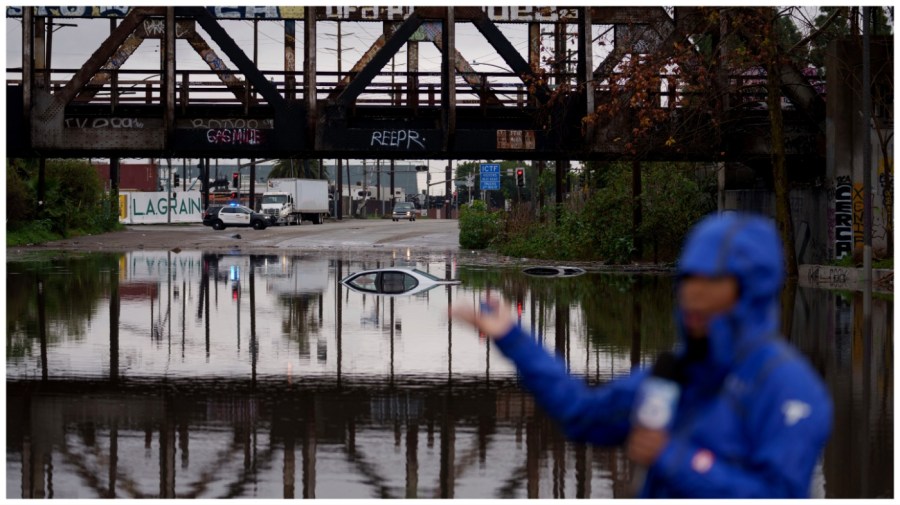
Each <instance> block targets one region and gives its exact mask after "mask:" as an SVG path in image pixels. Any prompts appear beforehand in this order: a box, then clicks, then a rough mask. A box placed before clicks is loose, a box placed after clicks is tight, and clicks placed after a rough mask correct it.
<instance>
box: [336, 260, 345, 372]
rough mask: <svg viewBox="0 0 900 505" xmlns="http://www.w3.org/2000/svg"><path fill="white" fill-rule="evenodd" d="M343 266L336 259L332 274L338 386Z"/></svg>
mask: <svg viewBox="0 0 900 505" xmlns="http://www.w3.org/2000/svg"><path fill="white" fill-rule="evenodd" d="M343 267H344V261H343V260H337V272H336V273H335V276H334V298H335V300H336V301H337V304H336V307H337V308H336V309H335V312H336V314H335V315H336V319H337V324H335V325H334V331H335V340H336V341H337V384H338V387H339V388H340V387H341V365H342V362H341V360H342V358H343V346H342V344H341V331H342V329H343V314H342V312H343V308H342V307H341V277H342V275H341V272H342V270H343Z"/></svg>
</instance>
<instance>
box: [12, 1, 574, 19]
mask: <svg viewBox="0 0 900 505" xmlns="http://www.w3.org/2000/svg"><path fill="white" fill-rule="evenodd" d="M131 9H132V7H116V6H74V7H36V8H35V15H37V16H53V17H70V18H91V17H100V18H104V17H108V18H121V17H125V16H126V15H127V14H128V12H129V11H131ZM206 9H207V10H208V11H209V12H210V14H212V15H213V16H215V17H216V18H218V19H298V20H300V19H304V18H305V17H306V12H305V10H304V7H303V6H296V5H294V6H274V5H257V6H239V5H234V6H230V5H229V6H218V7H207V8H206ZM315 9H316V18H317V19H320V20H328V21H337V20H345V21H361V20H366V21H402V20H404V19H406V18H408V17H409V16H410V14H412V12H413V10H414V9H415V7H414V6H410V5H405V6H369V7H366V6H359V7H357V6H351V5H338V6H328V7H315ZM481 9H482V10H483V11H484V12H485V13H486V14H487V16H488V18H490V19H491V20H492V21H501V22H511V23H525V22H544V23H555V22H565V21H575V20H576V19H577V18H578V11H577V9H574V8H568V7H540V6H532V5H526V6H512V5H510V6H507V5H497V6H490V7H481ZM22 15H23V8H22V7H7V8H6V16H7V17H13V18H20V17H22Z"/></svg>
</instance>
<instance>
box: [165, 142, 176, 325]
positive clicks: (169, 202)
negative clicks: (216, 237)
mask: <svg viewBox="0 0 900 505" xmlns="http://www.w3.org/2000/svg"><path fill="white" fill-rule="evenodd" d="M166 167H167V169H166V193H167V195H166V196H167V200H166V222H167V223H171V222H172V208H173V207H175V206H174V205H172V158H166ZM170 291H171V290H170ZM170 296H171V294H170ZM169 301H170V302H171V300H169ZM170 321H171V320H170ZM170 333H171V332H170ZM169 336H170V337H171V335H169Z"/></svg>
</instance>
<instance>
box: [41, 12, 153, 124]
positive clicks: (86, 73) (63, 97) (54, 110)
mask: <svg viewBox="0 0 900 505" xmlns="http://www.w3.org/2000/svg"><path fill="white" fill-rule="evenodd" d="M157 10H158V9H156V8H148V7H135V8H134V9H132V10H131V11H130V12H129V13H128V15H127V16H125V19H123V20H122V22H121V23H120V24H119V26H117V27H116V29H115V30H113V32H112V33H110V34H109V37H107V38H106V40H105V41H103V43H102V44H100V47H99V48H97V50H96V51H94V54H92V55H91V57H90V58H88V61H87V62H85V64H84V65H82V67H81V69H80V70H78V72H75V75H73V76H72V78H71V79H69V82H67V83H66V85H65V86H64V87H63V88H62V89H61V90H60V91H59V92H57V93H55V94H54V95H53V100H52V101H51V102H50V104H49V105H48V106H47V107H46V108H45V109H44V110H42V111H40V113H39V115H40V120H41V121H47V120H49V119H50V118H52V117H53V116H55V115H57V114H59V112H60V111H61V110H62V109H63V108H64V107H65V106H66V105H68V104H69V102H71V101H72V99H73V98H75V95H76V94H78V92H79V91H81V89H82V88H83V87H84V86H85V85H86V84H87V83H88V82H89V80H90V78H91V77H92V76H93V75H94V74H96V73H97V70H99V69H100V67H101V66H102V65H103V64H104V63H105V62H106V61H107V60H108V59H109V57H110V56H112V55H113V53H114V52H115V50H116V49H117V48H118V47H119V46H121V45H122V43H123V42H125V39H126V38H128V36H129V35H130V34H131V33H132V32H133V31H134V29H135V28H137V26H138V24H140V22H141V21H143V20H144V18H146V17H147V16H148V15H149V14H151V13H154V12H155V11H157Z"/></svg>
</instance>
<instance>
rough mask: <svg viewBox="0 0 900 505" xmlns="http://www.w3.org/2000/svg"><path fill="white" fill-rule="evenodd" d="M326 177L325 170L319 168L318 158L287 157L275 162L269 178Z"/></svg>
mask: <svg viewBox="0 0 900 505" xmlns="http://www.w3.org/2000/svg"><path fill="white" fill-rule="evenodd" d="M282 178H298V179H327V178H328V175H327V174H326V173H325V170H322V169H320V168H319V160H310V159H298V158H288V159H280V160H278V161H276V162H275V166H274V167H273V168H272V171H271V172H269V179H282Z"/></svg>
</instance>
